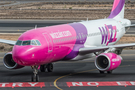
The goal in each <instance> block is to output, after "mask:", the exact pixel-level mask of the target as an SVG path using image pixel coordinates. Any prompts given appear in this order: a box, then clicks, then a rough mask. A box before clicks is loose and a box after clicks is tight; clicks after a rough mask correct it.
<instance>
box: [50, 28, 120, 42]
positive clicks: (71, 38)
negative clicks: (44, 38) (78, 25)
mask: <svg viewBox="0 0 135 90" xmlns="http://www.w3.org/2000/svg"><path fill="white" fill-rule="evenodd" d="M109 32H111V31H109ZM113 32H118V30H117V31H115V30H113ZM106 33H107V32H106ZM98 35H101V32H97V33H90V34H88V35H83V34H79V36H74V37H68V38H61V39H56V40H53V42H54V43H58V42H63V41H70V40H75V39H80V40H83V39H85V38H86V37H91V36H98Z"/></svg>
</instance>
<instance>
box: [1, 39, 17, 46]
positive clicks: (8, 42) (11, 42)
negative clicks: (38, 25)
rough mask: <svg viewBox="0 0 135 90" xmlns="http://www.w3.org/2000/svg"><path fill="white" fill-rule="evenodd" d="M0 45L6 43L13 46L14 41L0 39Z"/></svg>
mask: <svg viewBox="0 0 135 90" xmlns="http://www.w3.org/2000/svg"><path fill="white" fill-rule="evenodd" d="M0 43H6V44H9V45H15V43H16V41H12V40H5V39H0Z"/></svg>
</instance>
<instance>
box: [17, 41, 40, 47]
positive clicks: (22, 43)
mask: <svg viewBox="0 0 135 90" xmlns="http://www.w3.org/2000/svg"><path fill="white" fill-rule="evenodd" d="M15 45H19V46H25V45H34V46H40V45H41V43H40V42H39V41H38V40H27V41H21V40H18V41H17V42H16V44H15Z"/></svg>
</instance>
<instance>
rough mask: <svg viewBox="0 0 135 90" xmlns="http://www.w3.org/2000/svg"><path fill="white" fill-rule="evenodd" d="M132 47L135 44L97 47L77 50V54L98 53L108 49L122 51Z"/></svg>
mask: <svg viewBox="0 0 135 90" xmlns="http://www.w3.org/2000/svg"><path fill="white" fill-rule="evenodd" d="M132 46H135V43H131V44H119V45H110V46H99V47H84V48H80V49H79V53H80V54H88V53H94V52H99V51H102V50H107V49H109V48H116V49H123V48H126V47H132Z"/></svg>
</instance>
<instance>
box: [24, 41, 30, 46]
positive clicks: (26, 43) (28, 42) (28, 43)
mask: <svg viewBox="0 0 135 90" xmlns="http://www.w3.org/2000/svg"><path fill="white" fill-rule="evenodd" d="M25 45H30V41H23V43H22V46H25Z"/></svg>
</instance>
